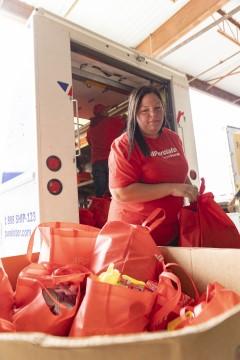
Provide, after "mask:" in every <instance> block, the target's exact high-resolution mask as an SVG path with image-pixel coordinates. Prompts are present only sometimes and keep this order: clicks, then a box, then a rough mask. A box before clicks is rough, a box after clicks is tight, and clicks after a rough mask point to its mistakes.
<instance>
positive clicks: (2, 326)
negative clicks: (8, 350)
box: [0, 319, 16, 332]
mask: <svg viewBox="0 0 240 360" xmlns="http://www.w3.org/2000/svg"><path fill="white" fill-rule="evenodd" d="M15 331H16V326H15V325H14V324H13V323H12V322H10V321H8V320H5V319H0V332H15Z"/></svg>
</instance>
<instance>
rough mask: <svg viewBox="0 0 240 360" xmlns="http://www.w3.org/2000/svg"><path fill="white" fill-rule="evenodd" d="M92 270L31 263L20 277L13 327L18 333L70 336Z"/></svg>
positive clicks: (76, 266)
mask: <svg viewBox="0 0 240 360" xmlns="http://www.w3.org/2000/svg"><path fill="white" fill-rule="evenodd" d="M88 274H89V271H88V270H87V269H86V268H85V267H83V266H81V265H76V264H73V265H66V266H63V267H60V268H59V267H58V266H54V265H53V264H47V263H42V264H34V263H32V264H30V265H28V266H27V267H25V268H24V269H23V270H22V271H21V273H20V274H19V276H18V279H17V284H16V296H15V302H16V308H15V311H14V314H13V324H14V325H15V326H16V330H17V331H41V332H45V333H48V334H51V335H58V336H67V335H68V333H69V330H70V328H71V325H72V321H73V318H74V316H75V314H76V312H77V310H78V307H79V303H80V300H81V297H80V296H81V291H80V290H81V289H80V285H81V283H82V282H83V281H84V279H85V277H86V275H88Z"/></svg>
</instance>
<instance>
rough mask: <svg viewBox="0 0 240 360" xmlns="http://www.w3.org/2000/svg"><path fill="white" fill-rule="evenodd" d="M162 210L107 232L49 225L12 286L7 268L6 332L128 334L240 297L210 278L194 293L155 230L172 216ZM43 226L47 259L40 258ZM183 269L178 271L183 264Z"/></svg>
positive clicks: (2, 327)
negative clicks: (37, 253) (36, 257)
mask: <svg viewBox="0 0 240 360" xmlns="http://www.w3.org/2000/svg"><path fill="white" fill-rule="evenodd" d="M164 217H165V215H164V213H163V211H162V210H160V209H156V210H155V211H154V212H153V213H152V214H151V215H150V216H149V217H148V218H147V219H146V221H145V222H144V224H143V225H141V226H140V225H129V224H125V223H122V222H120V221H113V222H109V223H107V224H106V225H105V226H104V227H103V228H102V229H101V230H100V229H98V228H95V227H91V226H87V225H81V224H71V223H61V222H55V223H44V224H41V225H39V226H38V228H37V229H36V231H35V232H34V233H33V234H32V236H31V238H30V241H29V248H28V254H27V256H28V259H29V265H28V266H27V267H25V268H24V269H23V270H22V271H21V272H20V274H19V275H18V278H17V283H16V289H15V291H13V290H12V288H11V285H10V283H9V280H8V277H7V275H6V273H5V271H4V270H3V267H2V266H1V267H0V275H1V278H0V296H1V299H2V301H1V302H0V331H2V332H3V331H41V332H45V333H48V334H51V335H58V336H72V337H81V336H91V335H105V334H108V335H109V334H127V333H137V332H142V331H160V330H165V329H169V330H173V329H179V328H182V327H184V326H190V325H195V324H198V323H201V322H203V321H206V320H208V319H209V318H211V317H213V316H216V315H218V314H220V313H222V312H224V311H226V310H228V309H229V308H231V307H233V306H234V305H236V304H239V303H240V294H238V293H236V292H234V291H232V290H229V289H225V288H223V287H222V286H221V285H220V284H218V283H213V284H209V285H208V287H207V289H206V291H205V292H204V293H203V294H201V296H199V293H198V290H197V288H196V286H195V284H194V282H193V280H192V279H191V277H189V276H188V275H187V274H185V273H184V274H185V275H184V276H185V277H186V276H187V278H188V281H189V284H190V289H191V290H192V291H191V293H190V294H187V293H185V292H184V291H183V290H182V286H181V281H180V278H179V276H178V275H177V274H176V273H179V269H180V270H181V271H182V272H183V269H181V268H180V267H179V265H178V264H175V263H165V262H164V258H163V256H162V254H161V250H160V248H159V247H157V246H156V245H155V242H154V240H153V238H152V237H151V231H152V230H153V229H154V228H155V227H156V226H158V225H159V224H160V223H161V222H162V221H163V219H164ZM36 232H39V235H40V237H41V243H42V247H41V251H40V257H39V262H38V263H34V262H32V261H31V259H32V248H33V244H34V239H35V235H36ZM176 268H177V269H178V271H177V272H176V271H175V269H176Z"/></svg>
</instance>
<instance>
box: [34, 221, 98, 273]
mask: <svg viewBox="0 0 240 360" xmlns="http://www.w3.org/2000/svg"><path fill="white" fill-rule="evenodd" d="M36 229H38V230H39V233H40V238H41V249H40V256H39V262H51V263H53V264H61V265H66V264H74V263H75V264H82V265H84V266H86V267H89V263H90V259H91V256H92V251H93V248H94V244H95V241H96V237H97V234H98V233H99V229H98V228H96V227H93V226H89V225H84V224H75V223H67V222H49V223H42V224H40V225H38V226H37V228H36ZM36 229H35V230H34V232H33V233H32V235H31V237H30V240H29V244H28V251H27V253H28V258H29V260H30V261H31V257H32V250H33V244H34V238H35V232H36Z"/></svg>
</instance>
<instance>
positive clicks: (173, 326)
mask: <svg viewBox="0 0 240 360" xmlns="http://www.w3.org/2000/svg"><path fill="white" fill-rule="evenodd" d="M184 317H185V318H193V317H194V313H193V312H192V311H187V312H186V313H185V314H184ZM182 321H183V318H182V317H181V316H179V317H177V318H176V319H174V320H172V321H169V323H168V325H167V330H169V331H172V330H175V329H176V327H177V326H178V324H180V323H181V322H182Z"/></svg>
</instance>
